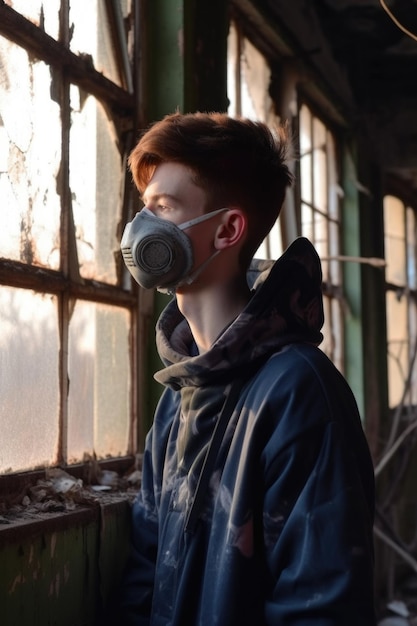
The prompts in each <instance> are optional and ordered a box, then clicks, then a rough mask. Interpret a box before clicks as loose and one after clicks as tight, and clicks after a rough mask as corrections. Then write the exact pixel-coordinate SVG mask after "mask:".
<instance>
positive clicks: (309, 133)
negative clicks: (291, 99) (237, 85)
mask: <svg viewBox="0 0 417 626" xmlns="http://www.w3.org/2000/svg"><path fill="white" fill-rule="evenodd" d="M299 168H300V175H299V181H300V182H299V184H300V208H301V234H302V235H303V236H304V237H307V238H308V239H309V240H310V241H311V242H312V243H313V244H314V245H315V247H316V250H317V252H318V254H319V256H320V258H321V260H322V269H323V282H324V296H325V297H324V315H325V325H324V328H323V335H324V341H323V344H322V346H321V347H322V349H323V350H324V351H325V352H326V354H327V355H328V356H329V357H330V358H331V359H332V361H333V362H334V363H335V365H336V366H337V367H338V368H339V369H340V370H341V371H343V350H342V345H343V323H342V314H343V312H342V300H341V280H342V277H341V267H340V261H339V260H338V257H339V256H340V248H339V232H340V196H341V193H340V191H341V187H340V184H339V174H338V167H337V159H336V145H335V138H334V135H333V134H332V132H331V131H330V130H329V129H328V128H327V126H325V124H324V123H323V122H322V121H321V120H320V119H319V118H318V117H316V116H315V115H314V114H313V113H312V112H311V110H310V108H309V107H308V106H307V105H305V104H303V105H302V106H301V108H300V113H299Z"/></svg>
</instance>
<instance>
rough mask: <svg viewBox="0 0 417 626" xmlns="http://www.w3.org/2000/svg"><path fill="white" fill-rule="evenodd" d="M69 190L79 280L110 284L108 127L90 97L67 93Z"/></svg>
mask: <svg viewBox="0 0 417 626" xmlns="http://www.w3.org/2000/svg"><path fill="white" fill-rule="evenodd" d="M71 108H72V114H71V119H72V124H71V134H70V187H71V195H72V209H73V215H74V222H75V234H76V240H77V252H78V261H79V264H80V273H81V275H82V276H83V277H84V278H94V279H96V280H101V281H103V282H108V283H112V284H115V283H116V281H117V274H116V254H117V252H118V250H119V240H118V238H117V232H118V228H117V226H118V224H119V222H120V220H121V209H122V206H121V188H122V180H123V168H122V159H121V156H120V152H119V150H118V146H117V138H116V135H115V132H114V126H113V123H112V122H111V121H110V120H109V119H108V117H107V116H106V114H105V112H104V110H103V107H102V106H101V104H100V103H99V102H98V100H96V99H95V98H93V96H87V97H86V96H85V94H82V93H81V92H80V90H79V89H78V88H77V87H75V86H73V87H72V89H71Z"/></svg>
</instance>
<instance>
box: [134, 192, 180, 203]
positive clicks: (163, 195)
mask: <svg viewBox="0 0 417 626" xmlns="http://www.w3.org/2000/svg"><path fill="white" fill-rule="evenodd" d="M139 197H140V199H141V200H142V202H143V203H144V204H146V202H149V201H151V200H152V201H153V202H157V201H158V200H160V199H161V198H167V199H168V200H173V201H174V202H179V198H178V196H174V195H173V194H172V193H164V192H161V193H153V194H151V195H150V196H148V195H147V194H146V192H145V193H143V194H140V196H139Z"/></svg>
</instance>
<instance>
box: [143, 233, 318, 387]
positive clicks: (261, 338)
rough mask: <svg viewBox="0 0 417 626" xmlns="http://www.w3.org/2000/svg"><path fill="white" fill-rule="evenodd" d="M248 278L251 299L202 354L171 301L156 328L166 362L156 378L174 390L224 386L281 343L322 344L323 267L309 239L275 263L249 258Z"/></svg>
mask: <svg viewBox="0 0 417 626" xmlns="http://www.w3.org/2000/svg"><path fill="white" fill-rule="evenodd" d="M247 277H248V284H249V286H250V288H251V289H252V293H253V295H252V298H251V300H250V301H249V303H248V304H247V306H246V307H245V308H244V310H243V311H242V312H241V313H240V315H238V317H237V318H236V319H235V320H234V321H233V322H232V324H230V325H229V326H228V327H227V328H226V329H225V330H224V331H223V333H222V334H221V335H220V336H219V337H218V339H217V340H216V341H215V342H214V343H213V345H212V346H211V348H210V349H209V350H208V351H206V352H204V353H203V354H198V352H197V349H196V346H195V343H194V339H193V336H192V334H191V331H190V327H189V325H188V322H187V321H186V319H185V318H184V317H183V315H182V314H181V312H180V311H179V309H178V306H177V301H176V299H173V300H172V301H171V302H170V303H169V304H168V305H167V306H166V308H165V309H164V311H163V312H162V314H161V316H160V318H159V320H158V323H157V326H156V344H157V348H158V352H159V355H160V357H161V359H162V362H163V363H164V365H165V368H164V369H162V370H160V371H159V372H157V373H156V374H155V378H156V380H157V381H158V382H160V383H162V384H164V385H166V386H169V387H172V388H173V389H180V388H181V387H189V386H191V387H196V386H201V385H203V384H205V385H211V384H213V385H214V384H219V382H222V383H224V384H227V383H228V382H229V381H230V380H232V379H234V378H236V377H237V376H239V375H240V374H242V375H243V373H245V375H247V373H248V371H250V370H251V368H255V367H256V366H257V365H258V364H259V363H260V362H262V361H266V359H267V358H268V357H269V356H271V355H272V354H273V353H274V352H276V351H277V350H279V349H280V348H282V347H283V346H285V345H288V344H290V343H295V342H308V343H312V344H315V345H318V344H319V343H321V341H322V339H323V337H322V334H321V332H320V329H321V327H322V325H323V321H324V316H323V298H322V271H321V264H320V259H319V257H318V254H317V252H316V250H315V248H314V247H313V245H312V244H311V243H310V241H308V239H305V238H304V237H300V238H298V239H296V240H295V241H294V242H293V243H292V244H291V245H290V246H289V247H288V248H287V250H286V251H285V252H284V254H283V255H282V256H281V257H280V258H279V259H278V260H277V261H275V262H274V261H261V260H257V259H254V260H253V261H252V263H251V266H250V268H249V271H248V275H247Z"/></svg>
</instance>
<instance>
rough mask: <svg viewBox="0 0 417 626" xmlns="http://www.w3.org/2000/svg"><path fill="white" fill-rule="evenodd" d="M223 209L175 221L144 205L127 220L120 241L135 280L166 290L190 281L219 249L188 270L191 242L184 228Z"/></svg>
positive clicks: (124, 256)
mask: <svg viewBox="0 0 417 626" xmlns="http://www.w3.org/2000/svg"><path fill="white" fill-rule="evenodd" d="M222 211H228V209H226V208H224V209H217V210H216V211H212V212H211V213H205V214H204V215H200V216H198V217H196V218H194V219H192V220H189V221H187V222H183V223H182V224H178V225H177V224H174V223H173V222H170V221H168V220H164V219H162V218H160V217H157V216H156V215H154V213H152V211H150V210H149V209H147V208H146V207H145V208H143V209H142V210H141V211H140V212H139V213H137V214H136V216H135V217H134V219H133V220H132V221H131V222H129V223H128V224H126V227H125V230H124V232H123V237H122V241H121V244H120V248H121V251H122V255H123V259H124V262H125V264H126V266H127V269H128V270H129V272H130V273H131V274H132V276H133V278H134V279H135V280H136V282H138V283H139V285H140V286H141V287H144V288H145V289H152V288H154V287H156V288H157V289H158V291H162V292H165V293H174V292H175V289H176V288H177V287H179V286H180V285H183V284H191V283H192V282H193V281H194V280H195V279H196V278H197V276H198V275H199V274H200V273H201V272H202V271H203V269H204V268H205V267H206V265H207V264H208V263H209V262H210V261H211V260H212V259H213V258H214V257H215V256H216V255H217V254H218V253H219V252H220V250H216V251H215V252H214V253H213V254H212V255H211V256H210V257H209V258H208V259H207V260H206V261H205V262H204V263H203V264H202V265H200V266H199V267H198V268H197V269H195V270H194V271H193V272H192V273H191V269H192V267H193V264H194V254H193V245H192V242H191V239H190V238H189V237H188V235H186V234H185V232H184V230H186V229H187V228H190V227H191V226H194V225H195V224H199V223H200V222H204V221H205V220H208V219H211V218H212V217H214V216H215V215H217V214H218V213H221V212H222Z"/></svg>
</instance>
